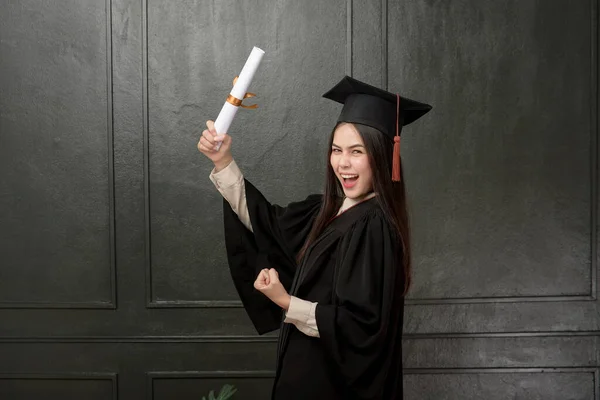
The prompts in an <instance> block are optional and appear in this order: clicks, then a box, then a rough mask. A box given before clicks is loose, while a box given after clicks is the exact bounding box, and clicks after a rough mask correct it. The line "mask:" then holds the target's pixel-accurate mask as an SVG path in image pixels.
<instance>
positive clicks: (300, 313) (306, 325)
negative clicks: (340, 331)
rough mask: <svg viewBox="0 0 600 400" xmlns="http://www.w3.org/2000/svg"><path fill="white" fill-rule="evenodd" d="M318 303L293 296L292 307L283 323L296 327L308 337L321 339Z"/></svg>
mask: <svg viewBox="0 0 600 400" xmlns="http://www.w3.org/2000/svg"><path fill="white" fill-rule="evenodd" d="M316 309H317V303H311V302H310V301H306V300H302V299H299V298H297V297H294V296H291V299H290V306H289V308H288V310H287V312H286V313H285V319H284V320H283V322H286V323H288V324H294V325H296V328H298V330H299V331H300V332H302V333H304V334H305V335H307V336H312V337H319V328H318V327H317V319H316V318H315V312H316Z"/></svg>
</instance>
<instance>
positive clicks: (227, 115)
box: [215, 47, 265, 151]
mask: <svg viewBox="0 0 600 400" xmlns="http://www.w3.org/2000/svg"><path fill="white" fill-rule="evenodd" d="M264 54H265V52H264V51H263V50H261V49H259V48H258V47H254V48H253V49H252V52H251V53H250V56H249V57H248V59H247V60H246V64H244V68H242V72H240V75H239V76H238V79H237V81H236V83H235V85H233V89H231V92H230V93H229V94H230V95H231V96H233V97H235V98H236V99H240V100H243V99H244V96H245V95H246V92H247V91H248V87H249V86H250V83H251V82H252V78H254V73H255V72H256V70H257V69H258V65H259V64H260V61H261V60H262V57H263V55H264ZM238 108H239V107H238V106H234V105H233V104H231V103H229V102H227V101H225V104H223V108H221V112H220V113H219V115H218V116H217V119H216V120H215V129H216V131H217V133H218V134H221V133H227V131H228V130H229V127H230V126H231V123H232V122H233V117H235V114H236V113H237V110H238ZM220 148H221V142H219V143H217V147H216V150H217V151H219V149H220Z"/></svg>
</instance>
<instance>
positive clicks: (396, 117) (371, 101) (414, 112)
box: [323, 76, 431, 182]
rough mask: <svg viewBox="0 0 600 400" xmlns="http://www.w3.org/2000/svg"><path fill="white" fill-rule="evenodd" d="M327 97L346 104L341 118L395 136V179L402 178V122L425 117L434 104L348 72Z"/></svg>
mask: <svg viewBox="0 0 600 400" xmlns="http://www.w3.org/2000/svg"><path fill="white" fill-rule="evenodd" d="M323 97H325V98H326V99H330V100H333V101H336V102H338V103H342V104H343V105H344V107H343V108H342V111H341V112H340V116H339V118H338V122H349V123H357V124H362V125H367V126H370V127H373V128H375V129H377V130H379V131H381V132H382V133H383V134H385V135H386V136H387V137H389V138H390V140H394V142H395V145H394V168H393V173H392V180H393V181H396V182H397V181H399V180H400V172H399V168H400V147H399V146H400V132H401V131H402V126H404V125H408V124H410V123H411V122H413V121H416V120H417V119H419V118H421V117H422V116H423V115H425V114H426V113H427V112H428V111H429V110H431V106H430V105H429V104H425V103H420V102H418V101H415V100H411V99H409V98H406V97H403V96H400V95H399V94H394V93H390V92H388V91H387V90H383V89H379V88H377V87H375V86H371V85H369V84H366V83H364V82H361V81H358V80H356V79H354V78H352V77H349V76H345V77H344V78H343V79H342V80H341V81H340V82H339V83H338V84H337V85H335V86H334V87H333V88H332V89H331V90H329V91H328V92H327V93H325V94H324V95H323Z"/></svg>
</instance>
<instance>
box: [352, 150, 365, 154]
mask: <svg viewBox="0 0 600 400" xmlns="http://www.w3.org/2000/svg"><path fill="white" fill-rule="evenodd" d="M362 153H363V152H362V150H353V151H352V154H362Z"/></svg>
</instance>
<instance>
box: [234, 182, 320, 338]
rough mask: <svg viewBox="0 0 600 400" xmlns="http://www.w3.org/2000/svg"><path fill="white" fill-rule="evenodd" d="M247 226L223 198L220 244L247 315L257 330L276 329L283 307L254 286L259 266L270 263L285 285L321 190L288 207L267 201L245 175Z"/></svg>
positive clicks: (262, 266) (288, 280) (317, 203)
mask: <svg viewBox="0 0 600 400" xmlns="http://www.w3.org/2000/svg"><path fill="white" fill-rule="evenodd" d="M244 187H245V193H246V204H247V208H248V215H249V217H250V225H251V226H252V231H250V230H248V228H247V227H246V226H245V225H244V224H243V223H242V222H241V221H240V219H239V218H238V216H237V215H236V213H235V212H234V211H233V209H232V208H231V206H230V204H229V203H228V202H227V201H226V200H225V199H224V200H223V216H224V228H225V247H226V250H227V260H228V263H229V270H230V273H231V276H232V279H233V282H234V285H235V287H236V290H237V292H238V294H239V296H240V299H241V301H242V304H243V305H244V308H245V309H246V312H247V314H248V316H249V317H250V320H251V321H252V323H253V325H254V327H255V328H256V330H257V331H258V333H259V334H264V333H267V332H270V331H273V330H275V329H278V328H279V326H280V324H281V321H282V317H283V311H282V310H281V308H279V307H278V306H277V305H276V304H275V303H273V302H272V301H271V300H270V299H269V298H267V297H266V296H265V295H263V294H262V293H260V292H259V291H257V290H255V289H254V281H255V280H256V277H257V276H258V273H259V272H260V270H261V269H263V268H275V269H276V270H277V272H278V274H279V279H280V281H281V283H282V284H283V286H284V287H285V288H286V290H288V291H289V289H290V287H291V284H292V280H293V278H294V274H295V272H296V267H297V263H296V255H297V254H298V252H299V251H300V249H301V248H302V245H303V244H304V241H305V240H306V237H307V236H308V233H309V231H310V229H311V227H312V223H313V221H314V218H315V217H316V215H317V213H318V211H319V208H320V206H321V195H311V196H308V197H307V198H306V199H305V200H303V201H299V202H295V203H291V204H289V205H288V206H287V207H282V206H278V205H276V204H271V203H269V202H268V201H267V199H265V197H264V196H263V195H262V194H261V193H260V191H258V189H256V188H255V187H254V185H252V184H251V183H250V182H249V181H247V180H246V179H244Z"/></svg>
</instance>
